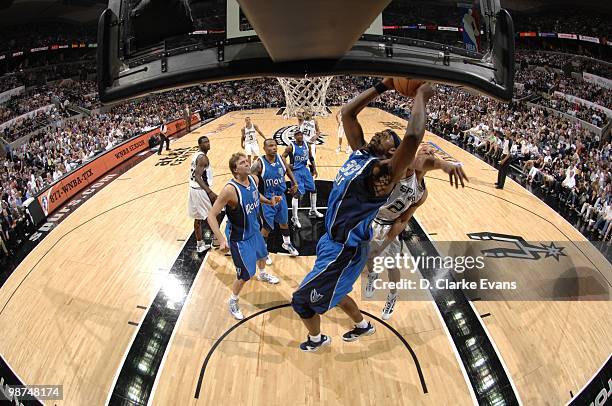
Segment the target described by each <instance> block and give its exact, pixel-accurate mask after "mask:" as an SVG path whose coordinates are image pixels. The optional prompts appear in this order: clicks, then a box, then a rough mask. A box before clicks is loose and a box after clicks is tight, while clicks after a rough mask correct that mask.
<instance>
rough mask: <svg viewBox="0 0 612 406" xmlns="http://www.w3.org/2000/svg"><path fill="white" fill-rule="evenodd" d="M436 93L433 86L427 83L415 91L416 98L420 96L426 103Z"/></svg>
mask: <svg viewBox="0 0 612 406" xmlns="http://www.w3.org/2000/svg"><path fill="white" fill-rule="evenodd" d="M435 93H436V91H435V87H434V85H432V84H431V83H429V82H425V83H423V84H422V85H421V86H419V88H418V89H417V97H419V96H421V97H422V98H423V100H425V101H427V100H429V99H431V97H432V96H433V95H434V94H435Z"/></svg>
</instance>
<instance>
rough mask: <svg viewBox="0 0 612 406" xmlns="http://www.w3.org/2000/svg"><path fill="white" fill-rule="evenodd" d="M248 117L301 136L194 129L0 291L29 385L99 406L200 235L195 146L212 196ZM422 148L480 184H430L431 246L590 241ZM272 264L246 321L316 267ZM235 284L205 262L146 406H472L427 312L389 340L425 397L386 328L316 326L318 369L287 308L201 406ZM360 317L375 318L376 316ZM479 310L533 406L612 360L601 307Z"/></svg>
mask: <svg viewBox="0 0 612 406" xmlns="http://www.w3.org/2000/svg"><path fill="white" fill-rule="evenodd" d="M247 115H249V116H251V118H252V120H253V121H254V122H255V123H256V124H257V125H258V126H259V127H260V129H261V130H262V131H263V132H264V133H265V134H267V135H271V134H273V133H274V132H275V131H276V130H277V129H279V128H280V127H283V126H286V125H291V124H294V120H290V121H285V120H283V119H282V118H281V117H280V116H276V115H275V114H274V110H254V111H249V112H233V113H229V114H227V115H226V116H224V117H222V118H220V119H217V120H215V121H213V122H211V123H209V124H207V125H206V126H204V127H201V128H200V129H198V130H196V131H194V132H193V133H191V134H189V135H187V136H185V137H183V138H181V139H179V140H177V141H176V142H174V143H173V144H172V148H173V150H177V149H180V150H179V151H178V152H179V153H180V155H181V157H176V155H175V158H174V159H167V158H166V159H164V158H162V159H160V158H159V157H158V156H157V155H153V156H152V157H150V158H148V159H147V160H145V161H144V162H142V163H141V164H139V165H138V166H136V167H135V168H133V169H131V170H130V171H128V172H126V173H125V174H123V175H121V176H120V177H119V178H118V179H116V180H115V181H113V182H112V183H111V184H110V185H108V186H107V187H105V188H104V189H102V190H101V191H99V192H98V193H97V194H96V195H95V196H93V197H92V198H91V199H90V200H89V201H87V202H86V203H85V204H83V206H81V207H79V208H78V209H77V210H76V211H75V212H74V213H73V214H72V215H70V216H69V217H68V218H67V219H66V220H65V221H63V222H62V223H61V224H60V225H59V226H58V227H57V228H56V229H55V230H54V231H53V232H51V234H50V235H49V236H48V237H47V238H46V239H45V240H43V241H42V242H41V243H40V244H39V245H38V246H37V247H36V249H35V250H34V251H33V252H32V253H31V254H30V255H29V256H28V257H27V258H26V259H25V260H24V261H23V263H22V264H21V265H20V266H19V267H18V269H17V270H16V271H15V272H14V274H13V275H12V276H11V277H10V278H9V280H8V281H7V283H6V284H5V285H4V286H3V287H2V289H0V331H2V334H1V335H0V354H2V356H3V357H4V359H5V360H6V361H7V362H8V363H9V364H10V365H11V367H12V368H13V369H14V370H15V372H17V374H18V375H19V376H20V377H21V379H22V380H23V381H24V382H26V383H28V384H63V385H64V401H63V402H56V403H57V404H70V405H72V404H74V405H82V404H87V405H98V404H104V403H105V401H106V399H107V396H108V393H109V391H111V390H112V386H113V383H114V379H115V377H116V375H117V370H118V368H120V367H121V365H122V363H123V357H124V355H125V353H126V350H127V348H128V347H129V346H130V343H131V340H132V337H133V335H134V333H135V330H136V329H137V327H134V326H132V325H129V324H128V322H129V321H132V322H137V323H138V322H140V321H141V320H142V318H143V316H144V312H145V311H146V310H142V309H139V308H137V307H136V306H139V305H140V306H145V307H146V306H148V305H149V304H150V303H151V301H152V299H153V297H154V296H155V294H156V293H157V291H158V290H159V288H160V286H162V284H163V283H164V280H165V277H166V275H167V273H168V270H169V268H170V267H171V265H172V263H173V262H174V260H175V258H176V256H177V254H178V252H179V251H180V249H181V247H182V245H183V241H184V240H185V239H186V238H187V237H188V236H189V235H190V234H191V232H192V221H191V220H190V219H189V218H188V217H187V214H186V201H187V184H186V180H187V177H188V173H189V164H190V159H191V154H192V153H193V152H194V150H195V148H193V147H194V146H195V145H196V140H197V138H198V136H200V135H202V134H208V135H209V137H210V139H211V152H210V153H209V157H210V158H211V163H212V166H213V170H214V172H215V183H214V186H213V189H214V190H216V191H219V190H220V189H221V187H222V185H223V184H225V182H226V181H227V180H228V179H229V169H228V167H227V162H228V159H229V156H230V155H231V153H232V152H235V151H238V150H239V149H240V143H239V141H240V128H241V126H242V125H243V122H244V117H245V116H247ZM360 120H361V121H362V124H363V126H364V130H365V131H366V133H367V134H368V135H371V134H372V133H373V132H374V131H376V130H379V129H382V128H384V127H385V126H387V125H389V123H397V125H400V126H401V125H404V122H403V121H402V120H400V119H398V118H396V117H394V116H392V115H390V114H388V113H385V112H382V111H379V110H376V109H368V110H366V111H364V112H363V113H362V115H360ZM320 126H321V129H322V131H323V132H324V133H327V134H329V136H328V137H326V142H325V144H324V145H322V146H319V147H318V149H317V155H318V163H319V178H320V179H333V177H334V176H335V174H336V172H337V167H338V165H341V164H342V163H343V162H344V160H345V159H346V155H345V154H343V153H342V154H336V153H335V152H334V149H335V147H336V145H337V144H336V140H337V138H336V125H335V120H334V119H333V117H331V116H330V117H329V118H326V119H322V120H321V121H320ZM427 139H428V140H433V141H434V142H435V143H436V144H438V145H439V146H441V147H442V148H443V149H444V150H445V151H446V152H447V153H449V154H450V155H452V156H453V157H454V158H456V159H459V160H461V161H462V162H464V164H465V167H466V170H467V171H468V174H469V175H470V177H471V179H472V180H473V181H472V183H471V184H470V187H471V188H467V189H465V190H454V189H451V188H450V186H449V185H447V184H445V182H444V181H442V180H437V179H435V178H443V176H442V174H441V173H431V178H428V179H427V180H426V182H427V186H428V189H429V193H430V195H429V199H428V202H427V204H426V205H425V206H423V207H422V208H420V209H419V212H417V215H416V218H417V219H418V220H419V222H420V223H421V224H422V226H423V228H424V229H425V230H427V231H428V232H429V233H431V234H435V235H432V237H431V238H432V239H433V240H438V241H449V240H467V239H468V238H467V236H466V234H467V233H472V232H483V231H486V232H498V233H506V234H513V235H520V236H523V237H524V238H525V239H526V240H527V241H538V240H543V241H568V240H574V241H582V240H584V238H583V237H582V236H581V235H580V234H579V233H578V232H577V231H575V230H574V229H573V228H572V227H571V226H570V225H569V224H568V223H566V222H565V221H564V220H563V219H562V218H561V217H560V216H558V215H557V214H556V213H555V212H554V211H552V210H551V209H549V208H548V207H547V206H546V205H545V204H544V203H542V202H540V201H539V200H538V199H537V198H535V197H534V196H532V195H531V194H530V193H529V192H527V191H526V190H524V189H522V188H521V187H520V186H518V185H516V184H514V183H513V182H512V181H510V180H509V181H508V182H507V183H506V189H505V190H503V191H498V190H496V189H494V188H493V182H494V181H495V176H496V172H495V171H494V170H492V168H490V167H488V166H487V165H486V164H485V163H483V162H481V161H479V160H477V159H476V158H474V157H472V156H470V155H469V154H467V153H466V152H464V151H462V150H460V149H459V148H456V147H455V146H453V145H451V144H449V143H446V142H445V141H443V140H441V139H440V138H439V137H436V136H433V135H428V136H427ZM260 147H261V142H260ZM181 148H184V149H181ZM279 152H282V149H281V150H279ZM183 158H185V159H183ZM160 163H164V165H159V164H160ZM156 164H157V165H156ZM502 199H505V200H502ZM526 209H529V210H526ZM581 248H582V246H581ZM583 250H584V248H583ZM575 257H576V258H577V259H576V261H577V262H578V263H579V265H582V264H583V263H584V264H585V266H588V267H590V268H589V269H592V268H594V267H595V268H598V269H599V270H600V272H599V276H597V275H590V274H589V276H591V277H593V278H599V279H598V280H601V279H603V280H607V282H608V283H609V281H610V280H612V278H611V277H610V269H609V264H605V263H603V262H602V261H603V258H601V255H600V254H599V252H598V251H596V250H595V249H592V250H588V252H586V255H584V254H583V255H582V256H580V254H576V255H575ZM572 258H574V256H572ZM584 258H589V259H590V260H591V262H594V263H595V264H592V263H591V262H589V263H588V264H587V263H586V260H585V259H584ZM273 259H274V265H273V266H272V271H273V272H274V273H275V274H277V275H278V276H279V277H280V278H281V283H280V285H278V286H267V285H263V284H262V283H260V282H257V281H253V282H250V283H249V284H248V285H247V286H246V287H245V289H244V291H243V294H242V295H241V305H242V310H243V312H244V313H245V315H246V316H249V315H252V314H254V313H256V312H258V311H260V310H264V309H267V308H269V307H271V306H275V305H281V304H284V303H287V302H288V301H289V300H290V297H291V292H292V291H293V290H294V289H295V287H296V286H297V285H298V283H299V282H300V281H301V279H302V278H303V276H304V275H305V274H306V272H308V271H309V269H310V266H311V265H312V263H313V260H314V259H313V258H306V257H298V258H289V257H286V256H283V255H274V256H273ZM606 266H607V267H608V268H606ZM234 278H235V272H234V269H233V266H232V265H231V261H230V260H229V258H227V257H224V256H222V255H220V254H219V253H218V252H212V253H210V254H209V257H208V258H207V260H206V261H205V263H204V265H203V267H202V269H201V270H200V273H199V274H198V276H197V278H196V280H195V283H194V285H193V287H192V290H191V293H190V296H189V297H188V299H187V302H186V303H185V307H184V308H183V313H182V315H181V318H180V319H179V321H178V323H177V325H176V327H175V335H174V337H173V339H172V341H171V342H170V345H169V348H168V350H167V353H166V359H165V361H164V362H163V364H162V369H161V370H160V372H159V374H158V376H157V378H158V381H157V382H156V386H155V388H154V394H153V397H152V403H154V404H160V405H166V404H211V405H212V404H217V403H219V402H222V403H223V404H230V402H234V403H235V404H240V405H243V404H249V405H264V404H278V403H280V402H282V403H287V404H311V405H314V404H349V402H350V404H380V403H382V402H389V403H392V404H449V403H452V404H470V403H472V400H471V399H472V397H471V395H470V389H469V387H468V385H469V384H468V383H467V382H466V379H465V378H464V376H463V373H462V370H461V366H460V363H459V361H458V359H457V357H456V355H455V352H454V349H453V347H452V345H451V342H450V341H449V337H448V335H447V333H446V331H445V327H444V326H443V324H442V322H441V319H440V316H439V314H438V311H437V309H436V307H435V306H434V305H433V304H432V303H431V302H426V301H421V302H401V303H398V308H397V310H396V313H395V314H394V316H393V318H392V319H391V321H390V324H391V325H392V326H393V327H394V328H395V329H397V331H398V332H399V333H400V334H401V335H402V336H403V337H404V338H405V340H406V341H407V343H408V344H409V345H410V347H411V348H412V349H413V351H414V353H415V354H416V356H417V358H418V361H419V364H420V367H421V369H422V375H423V378H424V381H425V384H426V387H427V394H425V393H423V392H424V391H423V386H422V384H421V381H420V379H419V375H418V373H417V368H416V366H415V364H414V362H413V359H412V357H411V355H410V352H409V350H408V349H407V348H406V347H405V346H404V344H403V343H402V342H401V341H400V340H399V339H398V338H397V337H395V335H393V334H392V332H391V331H390V330H388V329H386V328H385V327H384V326H382V325H380V324H377V325H376V327H377V330H378V331H377V333H376V334H375V335H373V336H370V337H367V338H366V339H363V340H361V341H359V342H355V343H344V342H342V340H341V339H340V335H341V334H342V333H343V332H344V331H345V330H346V329H348V328H350V327H351V326H350V324H349V322H348V321H347V319H346V318H345V317H344V316H343V315H342V314H341V312H339V311H337V310H332V311H330V312H329V314H327V315H326V316H325V317H324V318H323V331H324V332H325V333H326V334H329V335H330V336H331V337H332V345H331V347H330V348H329V349H327V350H325V351H323V352H322V353H321V354H303V353H301V352H300V351H299V350H297V345H298V344H299V342H300V341H302V340H303V339H304V338H305V336H306V332H305V329H304V328H303V327H302V325H301V322H300V321H299V320H298V318H297V316H295V315H294V313H293V312H292V311H291V309H290V308H287V307H282V308H279V309H276V310H271V311H269V312H266V313H263V314H261V315H259V316H257V317H254V318H252V319H250V320H249V321H247V322H245V323H243V324H242V325H240V326H239V327H238V328H236V329H235V330H233V331H232V332H230V333H229V334H227V335H226V336H225V337H224V339H223V340H222V341H221V343H220V344H219V345H218V347H217V348H216V350H215V351H214V353H213V355H212V356H211V358H210V362H209V364H208V366H207V368H206V371H205V374H204V379H203V381H202V385H201V390H200V395H199V398H198V399H195V398H194V394H195V390H196V386H197V383H198V379H199V376H200V373H201V369H202V364H203V362H204V359H205V357H206V355H207V354H208V353H209V351H210V349H211V347H212V346H213V345H214V343H215V342H216V341H217V340H218V339H219V338H220V337H221V336H222V335H223V334H224V333H225V332H226V331H227V330H228V329H230V328H231V327H232V326H233V325H234V324H235V323H234V321H233V320H232V319H231V318H230V316H229V314H228V311H227V308H226V301H227V298H228V295H229V286H230V285H231V283H232V281H233V279H234ZM357 288H358V286H357V285H356V287H355V291H356V292H358V290H357ZM359 296H360V295H359V294H358V293H357V294H354V297H355V298H356V299H358V298H359ZM361 305H362V306H363V309H364V310H365V311H368V312H371V313H372V314H374V315H376V316H379V314H380V310H381V306H382V303H373V302H362V303H361ZM474 305H475V306H476V308H477V310H478V312H479V313H481V314H483V313H486V312H489V313H491V316H490V317H487V318H485V319H483V322H484V323H485V325H486V326H487V328H488V329H489V332H490V334H491V337H492V339H493V340H494V341H495V343H496V345H497V348H498V349H499V352H500V354H501V355H502V357H503V359H504V361H505V363H506V365H507V367H508V372H509V373H510V375H511V376H512V378H513V380H514V381H515V383H516V387H517V389H518V393H519V395H520V397H521V399H522V400H523V402H524V403H525V404H548V403H550V404H558V403H562V402H566V401H567V400H568V399H569V391H570V390H571V391H573V392H574V393H576V392H577V391H578V390H579V389H580V387H581V386H582V385H583V384H584V383H585V382H586V381H587V380H588V379H589V378H590V376H591V375H592V373H593V372H594V371H595V370H596V369H597V368H598V367H599V366H600V365H601V364H602V363H603V361H604V360H605V358H606V357H607V355H608V353H609V350H610V342H612V337H611V333H610V332H609V331H608V330H606V328H605V325H610V324H611V321H612V315H611V311H610V310H611V307H610V304H609V302H607V301H598V302H551V301H547V302H534V301H530V302H521V301H507V302H484V301H480V302H475V303H474ZM544 394H546V397H544Z"/></svg>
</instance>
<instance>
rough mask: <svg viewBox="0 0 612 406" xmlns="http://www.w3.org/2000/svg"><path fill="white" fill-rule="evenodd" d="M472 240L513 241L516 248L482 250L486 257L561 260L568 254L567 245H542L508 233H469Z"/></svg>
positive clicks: (552, 243)
mask: <svg viewBox="0 0 612 406" xmlns="http://www.w3.org/2000/svg"><path fill="white" fill-rule="evenodd" d="M467 236H468V237H470V239H472V240H479V241H500V242H508V243H513V244H514V245H515V247H516V248H491V249H486V250H482V251H481V252H482V253H483V254H484V256H485V257H493V258H517V259H529V260H537V259H541V258H542V254H544V258H548V257H553V258H554V259H556V260H557V261H559V257H565V256H567V255H566V254H565V253H564V252H563V250H564V249H565V247H557V246H556V245H555V243H554V242H551V243H550V245H546V244H544V243H540V245H539V246H538V245H534V244H529V243H528V242H527V241H525V239H524V238H523V237H519V236H516V235H508V234H496V233H487V232H484V233H471V234H468V235H467Z"/></svg>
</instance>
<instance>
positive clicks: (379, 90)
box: [374, 82, 389, 94]
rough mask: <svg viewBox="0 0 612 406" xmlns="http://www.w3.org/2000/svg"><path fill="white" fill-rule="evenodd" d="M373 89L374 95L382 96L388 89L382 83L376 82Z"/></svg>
mask: <svg viewBox="0 0 612 406" xmlns="http://www.w3.org/2000/svg"><path fill="white" fill-rule="evenodd" d="M374 89H376V93H378V94H383V93H384V92H386V91H387V90H389V88H388V87H387V86H386V85H385V84H384V83H383V82H378V83H377V84H376V85H374Z"/></svg>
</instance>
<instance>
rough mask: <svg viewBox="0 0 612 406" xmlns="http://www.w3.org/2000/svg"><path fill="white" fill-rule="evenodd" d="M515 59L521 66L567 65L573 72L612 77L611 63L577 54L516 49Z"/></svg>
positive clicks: (562, 66) (559, 67)
mask: <svg viewBox="0 0 612 406" xmlns="http://www.w3.org/2000/svg"><path fill="white" fill-rule="evenodd" d="M515 61H516V63H517V64H519V65H521V66H523V67H526V66H527V65H535V66H542V67H550V68H556V69H560V70H564V69H566V66H567V67H568V68H570V70H571V71H574V72H589V73H592V74H594V75H598V76H602V77H605V78H612V63H606V62H602V61H599V60H597V59H592V58H587V57H582V56H579V55H568V54H564V53H554V52H544V51H534V50H529V51H527V50H517V51H516V53H515Z"/></svg>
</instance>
